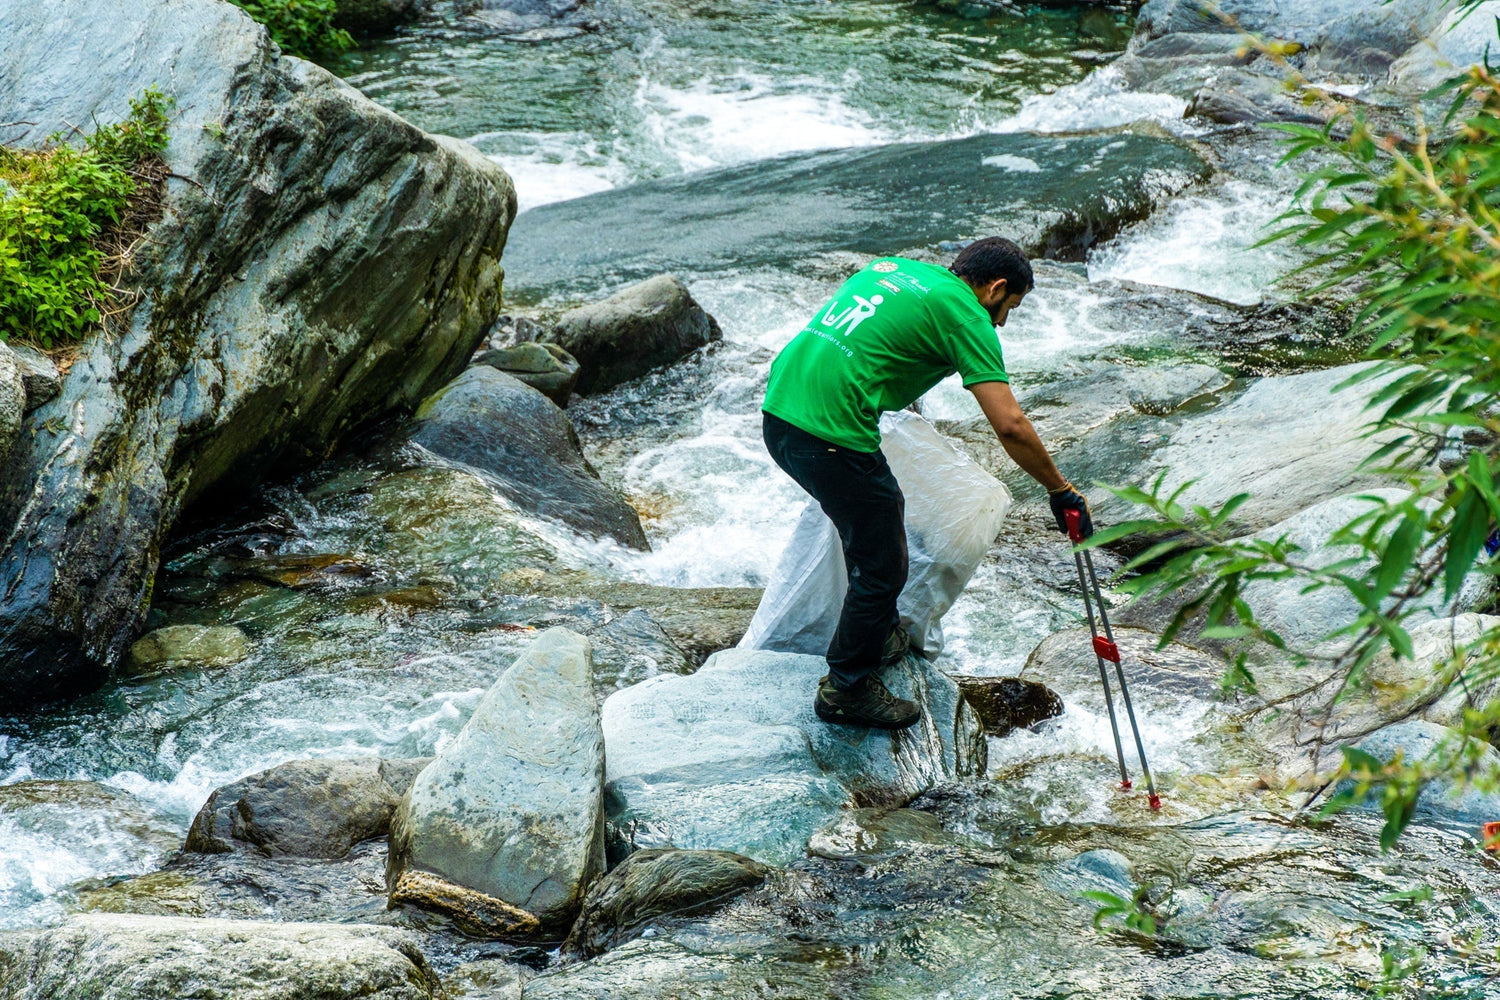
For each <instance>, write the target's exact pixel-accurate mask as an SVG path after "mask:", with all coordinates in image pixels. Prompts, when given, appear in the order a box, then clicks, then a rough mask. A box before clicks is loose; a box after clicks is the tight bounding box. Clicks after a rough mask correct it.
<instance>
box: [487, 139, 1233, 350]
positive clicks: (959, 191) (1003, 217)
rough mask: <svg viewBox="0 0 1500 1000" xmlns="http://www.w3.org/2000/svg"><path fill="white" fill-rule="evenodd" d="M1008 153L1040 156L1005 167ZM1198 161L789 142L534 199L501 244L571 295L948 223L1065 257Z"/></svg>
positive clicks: (1069, 147)
mask: <svg viewBox="0 0 1500 1000" xmlns="http://www.w3.org/2000/svg"><path fill="white" fill-rule="evenodd" d="M1018 157H1019V158H1021V159H1023V160H1030V161H1032V162H1033V163H1035V164H1036V165H1037V168H1038V169H1036V170H1034V171H1033V170H1029V169H1026V170H1020V171H1017V170H1012V169H1009V168H1008V167H1007V166H1006V164H1015V163H1017V162H1020V161H1019V160H1017V159H1016V158H1018ZM986 160H989V161H990V164H989V165H986V164H985V161H986ZM976 165H977V166H976ZM1209 173H1210V168H1209V165H1208V163H1207V162H1206V161H1205V160H1204V159H1202V158H1201V157H1200V156H1199V155H1198V154H1197V153H1196V152H1194V151H1193V150H1192V149H1191V148H1189V147H1188V146H1187V145H1186V144H1184V143H1180V142H1177V141H1175V140H1169V139H1160V138H1154V137H1148V136H1145V135H1137V134H1132V133H1110V134H1106V135H1099V134H1093V135H1069V136H1060V135H1032V134H1027V133H1014V134H1005V135H998V134H997V135H988V134H987V135H976V136H971V137H969V138H965V139H951V140H942V141H938V142H909V143H894V144H891V145H886V146H880V147H876V148H873V149H844V150H826V151H822V152H815V153H798V154H794V155H791V156H784V157H779V158H776V159H771V160H761V161H758V162H755V163H748V164H744V165H742V166H735V167H726V168H723V169H717V170H703V171H697V172H694V173H691V174H686V175H683V176H680V177H671V178H663V179H660V180H653V181H646V182H643V183H640V184H631V185H628V186H626V187H622V188H616V189H614V190H612V191H604V192H600V193H598V194H592V195H588V196H586V197H583V198H575V199H573V200H571V201H565V202H556V203H553V204H550V205H542V206H539V207H537V208H535V209H532V210H531V211H529V212H527V213H526V222H525V223H524V224H523V225H522V226H520V227H518V228H517V229H516V231H515V233H513V234H512V237H511V239H510V242H509V243H508V244H507V245H506V251H505V255H506V257H505V259H506V262H507V267H508V268H509V269H510V271H511V274H512V276H513V277H512V278H511V279H509V280H510V284H508V285H507V290H508V291H512V292H525V293H527V294H535V293H547V294H558V293H566V294H569V295H572V296H574V297H582V296H585V295H588V294H591V293H592V292H593V290H594V288H595V287H597V281H598V278H597V275H600V274H607V275H609V276H610V277H611V278H612V279H614V280H619V281H638V280H641V279H643V278H647V277H650V276H652V275H655V274H661V273H662V272H672V271H680V272H691V273H694V274H711V273H713V272H715V271H721V270H726V269H732V270H734V271H735V272H737V273H742V272H744V271H747V270H755V269H757V268H767V269H777V270H798V269H803V270H805V269H809V268H811V267H813V266H814V265H815V264H816V263H817V262H819V261H823V260H826V259H828V257H829V255H831V254H832V255H837V254H841V253H854V254H860V255H867V254H888V253H899V252H902V251H919V252H923V253H926V252H927V250H926V248H928V247H931V246H934V245H936V244H938V243H940V242H942V241H945V240H951V239H953V238H954V237H955V235H956V234H960V233H1004V234H1005V235H1007V236H1009V237H1010V238H1012V239H1014V240H1015V241H1016V242H1017V243H1018V244H1020V246H1021V247H1022V248H1023V249H1025V250H1026V251H1027V252H1028V253H1029V254H1031V255H1033V256H1043V255H1045V256H1048V257H1054V258H1061V259H1070V260H1077V259H1081V258H1082V256H1083V254H1084V252H1085V251H1086V250H1087V248H1088V247H1089V246H1091V245H1092V244H1093V243H1095V242H1097V241H1099V240H1104V239H1108V238H1109V237H1110V236H1112V235H1114V234H1115V233H1117V232H1119V230H1120V229H1121V228H1122V227H1123V226H1125V225H1127V224H1128V223H1130V222H1133V221H1135V220H1138V219H1142V218H1145V217H1146V216H1147V215H1148V214H1150V212H1151V211H1152V209H1153V208H1154V207H1155V206H1157V205H1159V204H1161V203H1162V202H1164V201H1165V199H1167V198H1168V197H1170V196H1171V195H1173V194H1175V193H1176V192H1178V191H1181V190H1182V189H1183V188H1185V187H1187V186H1188V185H1190V184H1193V183H1195V182H1196V181H1199V180H1204V179H1207V177H1208V175H1209ZM918 188H920V189H921V190H922V192H923V196H922V197H920V198H913V197H911V192H912V191H913V190H915V189H918ZM768 192H774V195H773V196H772V197H767V193H768ZM933 206H940V207H939V208H936V209H935V208H934V207H933ZM641 219H650V220H651V225H649V226H642V225H640V224H639V221H640V220H641ZM600 234H608V236H607V238H601V235H600ZM846 265H847V261H846V260H845V259H843V258H840V260H839V263H838V266H837V270H838V271H839V272H841V273H847V266H846ZM517 283H519V286H518V284H517ZM575 353H576V352H575ZM579 360H580V361H582V360H583V359H582V358H581V357H580V358H579Z"/></svg>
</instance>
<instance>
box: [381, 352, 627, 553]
mask: <svg viewBox="0 0 1500 1000" xmlns="http://www.w3.org/2000/svg"><path fill="white" fill-rule="evenodd" d="M411 439H412V440H413V441H415V442H416V443H417V444H420V445H421V446H422V447H424V448H426V449H427V450H429V451H431V452H433V453H434V454H437V455H441V456H443V457H444V458H449V459H452V460H454V461H457V462H463V463H464V464H466V465H469V466H472V467H474V468H476V469H481V470H483V471H484V472H486V473H488V474H489V475H490V477H491V481H492V482H493V483H494V485H495V486H496V488H497V489H499V491H500V492H501V493H503V494H504V495H505V496H506V497H508V498H509V499H511V500H512V501H514V502H515V503H516V504H517V505H518V506H519V507H521V508H522V509H523V510H526V511H530V512H532V513H536V514H540V515H542V516H543V517H549V518H552V519H554V520H557V521H562V522H563V523H565V524H568V525H571V526H572V527H574V528H577V529H578V530H579V531H582V532H585V533H586V534H590V535H593V536H596V537H597V536H601V535H607V536H609V537H611V538H614V539H616V540H617V541H619V542H621V543H622V544H625V545H629V546H631V547H632V548H637V549H644V548H649V546H648V545H647V543H646V534H645V531H644V530H643V529H642V528H641V519H640V515H639V514H637V513H636V512H635V508H633V507H631V506H630V504H629V503H628V502H626V500H625V498H624V497H623V496H621V495H620V493H619V492H618V491H617V490H615V489H614V488H613V487H611V486H608V485H606V484H605V483H603V482H601V481H600V480H599V476H598V474H597V473H595V472H594V469H593V467H592V466H590V465H589V463H588V460H587V459H585V458H584V457H583V450H582V448H581V447H580V446H579V444H578V435H577V434H575V433H574V432H573V426H572V424H570V423H568V418H567V415H566V414H564V413H563V412H562V410H560V409H558V408H557V406H556V404H554V403H553V402H552V401H551V400H549V399H548V398H547V397H546V396H543V395H542V394H541V393H540V392H538V391H537V390H536V389H533V388H532V387H531V386H529V385H525V384H524V383H522V382H520V381H519V380H517V379H514V378H512V377H511V376H509V375H506V374H505V373H504V372H501V371H497V370H496V369H494V368H489V367H486V366H483V365H481V366H478V367H475V368H470V369H469V370H468V371H466V372H464V373H463V374H462V375H460V376H459V377H458V378H457V379H455V380H454V381H453V382H452V384H450V385H448V386H446V387H445V388H444V389H442V390H441V391H440V392H438V393H437V394H435V395H434V396H432V397H431V398H430V399H428V400H426V401H425V402H423V403H422V406H421V408H420V409H418V410H417V418H416V423H415V425H414V426H413V429H412V433H411Z"/></svg>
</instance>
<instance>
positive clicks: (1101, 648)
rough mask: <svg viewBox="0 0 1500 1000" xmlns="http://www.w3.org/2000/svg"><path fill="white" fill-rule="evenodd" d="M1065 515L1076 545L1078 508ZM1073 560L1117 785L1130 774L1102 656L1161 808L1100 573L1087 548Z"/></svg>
mask: <svg viewBox="0 0 1500 1000" xmlns="http://www.w3.org/2000/svg"><path fill="white" fill-rule="evenodd" d="M1064 517H1065V518H1066V519H1067V522H1068V537H1069V538H1070V539H1072V541H1073V544H1074V545H1075V546H1076V545H1078V544H1079V543H1080V542H1082V541H1083V530H1082V528H1081V527H1080V525H1079V521H1080V518H1079V516H1078V512H1077V511H1076V510H1070V511H1067V512H1066V513H1065V514H1064ZM1073 563H1074V565H1075V566H1076V567H1077V569H1078V583H1079V585H1080V586H1082V587H1083V607H1084V610H1085V611H1086V612H1087V613H1088V619H1089V632H1090V633H1091V634H1092V635H1093V637H1094V643H1093V645H1094V659H1095V661H1096V662H1097V663H1098V664H1099V680H1100V682H1102V683H1103V685H1104V704H1105V707H1107V708H1108V709H1109V726H1110V729H1111V730H1112V731H1113V732H1114V737H1115V756H1116V757H1117V758H1118V760H1119V761H1120V787H1121V788H1129V787H1130V775H1129V773H1127V771H1126V770H1125V750H1124V748H1123V747H1122V746H1121V744H1120V726H1119V723H1118V722H1117V721H1116V719H1115V705H1114V700H1113V699H1112V698H1111V697H1110V692H1109V675H1108V672H1107V671H1106V670H1105V668H1104V661H1105V660H1109V661H1110V662H1111V663H1113V664H1114V665H1115V677H1116V678H1117V679H1118V680H1119V682H1120V699H1121V700H1122V701H1123V702H1124V703H1125V715H1126V716H1127V717H1128V718H1129V719H1130V732H1131V735H1133V736H1134V737H1135V752H1136V755H1137V756H1138V757H1139V758H1140V761H1141V773H1142V774H1143V775H1145V777H1146V801H1147V802H1149V803H1151V808H1152V809H1160V808H1161V796H1159V795H1157V794H1156V785H1155V783H1154V782H1153V781H1152V780H1151V768H1150V767H1148V766H1147V765H1146V746H1145V744H1144V743H1142V742H1141V727H1140V725H1139V724H1138V723H1137V722H1136V720H1135V706H1133V705H1132V704H1131V702H1130V688H1129V687H1127V686H1126V684H1125V668H1124V667H1122V666H1121V665H1120V647H1119V646H1118V645H1116V644H1115V634H1114V631H1113V630H1112V629H1111V628H1110V627H1109V612H1107V611H1106V610H1105V608H1104V594H1103V592H1102V591H1101V590H1100V589H1099V575H1098V574H1097V573H1096V572H1095V571H1094V557H1093V554H1092V553H1091V552H1089V550H1087V549H1084V550H1083V551H1082V552H1080V551H1079V550H1078V549H1076V548H1075V549H1074V550H1073ZM1085 566H1087V567H1088V574H1087V578H1085V575H1084V567H1085ZM1090 597H1092V600H1090ZM1096 604H1097V605H1098V607H1099V624H1100V625H1103V626H1104V635H1102V636H1101V635H1100V634H1099V629H1098V626H1096V625H1095V624H1094V609H1093V605H1096Z"/></svg>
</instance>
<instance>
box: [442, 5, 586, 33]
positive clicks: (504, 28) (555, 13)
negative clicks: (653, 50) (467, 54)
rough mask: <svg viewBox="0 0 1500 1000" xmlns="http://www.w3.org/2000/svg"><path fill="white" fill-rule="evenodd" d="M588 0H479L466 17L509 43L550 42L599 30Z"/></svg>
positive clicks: (470, 8)
mask: <svg viewBox="0 0 1500 1000" xmlns="http://www.w3.org/2000/svg"><path fill="white" fill-rule="evenodd" d="M591 10H592V4H590V3H589V2H588V0H478V2H477V3H474V4H472V5H470V7H469V10H468V14H469V17H470V18H472V19H473V20H475V21H478V22H480V23H481V24H484V25H485V26H487V27H489V28H492V29H494V30H495V31H497V32H499V33H500V34H501V35H504V36H506V37H507V38H509V39H511V40H512V41H518V42H550V41H557V40H559V39H563V38H573V37H575V36H577V35H581V34H583V33H584V32H587V31H598V30H599V28H600V22H599V20H598V18H596V17H595V16H593V14H592V13H591Z"/></svg>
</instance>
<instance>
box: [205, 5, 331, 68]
mask: <svg viewBox="0 0 1500 1000" xmlns="http://www.w3.org/2000/svg"><path fill="white" fill-rule="evenodd" d="M230 2H231V3H233V4H234V5H235V6H236V7H240V8H242V9H243V10H244V11H245V13H247V14H249V15H250V16H251V17H253V18H255V20H257V21H259V22H260V23H261V24H263V25H265V26H266V31H268V32H270V35H271V40H272V41H273V42H275V43H276V44H277V45H280V46H281V48H282V50H283V51H285V52H288V53H290V54H291V55H294V56H302V57H303V58H306V59H311V58H314V57H316V56H336V55H338V54H339V53H340V52H347V51H349V50H350V49H352V48H354V37H353V36H352V35H350V34H349V32H347V31H345V30H344V29H343V28H336V27H334V24H333V19H334V16H335V15H336V14H338V3H337V0H230Z"/></svg>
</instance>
